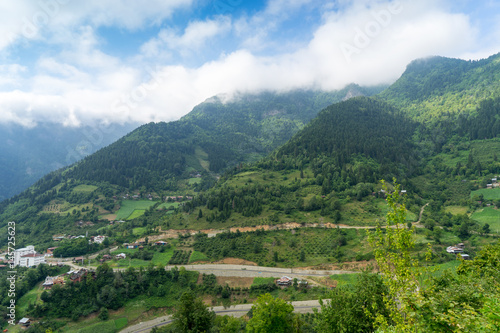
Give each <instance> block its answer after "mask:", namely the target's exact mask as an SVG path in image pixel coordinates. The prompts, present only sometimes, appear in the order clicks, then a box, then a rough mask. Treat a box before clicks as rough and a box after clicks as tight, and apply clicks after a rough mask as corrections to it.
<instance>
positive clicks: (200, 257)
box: [189, 251, 210, 263]
mask: <svg viewBox="0 0 500 333" xmlns="http://www.w3.org/2000/svg"><path fill="white" fill-rule="evenodd" d="M209 260H210V259H209V258H208V257H207V256H206V255H205V254H203V253H201V252H198V251H193V253H191V257H190V258H189V262H190V263H192V262H196V261H209Z"/></svg>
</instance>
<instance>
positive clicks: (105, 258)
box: [99, 254, 113, 263]
mask: <svg viewBox="0 0 500 333" xmlns="http://www.w3.org/2000/svg"><path fill="white" fill-rule="evenodd" d="M111 259H113V257H112V256H110V255H109V254H105V255H103V256H102V258H101V259H100V260H99V262H101V263H103V262H105V261H107V260H111Z"/></svg>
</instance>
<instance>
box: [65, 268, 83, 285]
mask: <svg viewBox="0 0 500 333" xmlns="http://www.w3.org/2000/svg"><path fill="white" fill-rule="evenodd" d="M68 275H69V279H70V280H71V282H82V280H83V277H84V276H86V275H87V270H86V269H83V268H82V269H79V270H77V271H71V272H68Z"/></svg>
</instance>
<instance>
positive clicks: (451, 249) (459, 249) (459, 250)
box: [446, 243, 470, 260]
mask: <svg viewBox="0 0 500 333" xmlns="http://www.w3.org/2000/svg"><path fill="white" fill-rule="evenodd" d="M464 251H465V244H464V243H459V244H457V245H455V246H448V247H447V248H446V252H448V253H451V254H460V256H461V257H462V259H464V260H470V256H469V255H468V254H467V253H464Z"/></svg>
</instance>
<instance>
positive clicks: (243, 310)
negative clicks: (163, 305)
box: [120, 300, 320, 333]
mask: <svg viewBox="0 0 500 333" xmlns="http://www.w3.org/2000/svg"><path fill="white" fill-rule="evenodd" d="M291 304H292V305H293V307H294V312H295V313H311V312H313V309H320V305H319V301H317V300H315V301H296V302H292V303H291ZM252 305H253V304H237V305H233V306H230V307H228V308H225V307H223V306H215V307H213V308H211V309H212V311H214V312H215V313H216V314H218V315H221V316H232V317H242V316H244V315H246V314H247V313H248V311H250V309H251V308H252ZM172 321H173V319H172V315H168V316H163V317H158V318H155V319H152V320H148V321H145V322H143V323H139V324H136V325H133V326H129V327H126V328H124V329H123V330H122V331H120V332H121V333H139V332H150V331H151V330H152V329H153V327H158V326H163V325H167V324H170V323H171V322H172Z"/></svg>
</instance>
